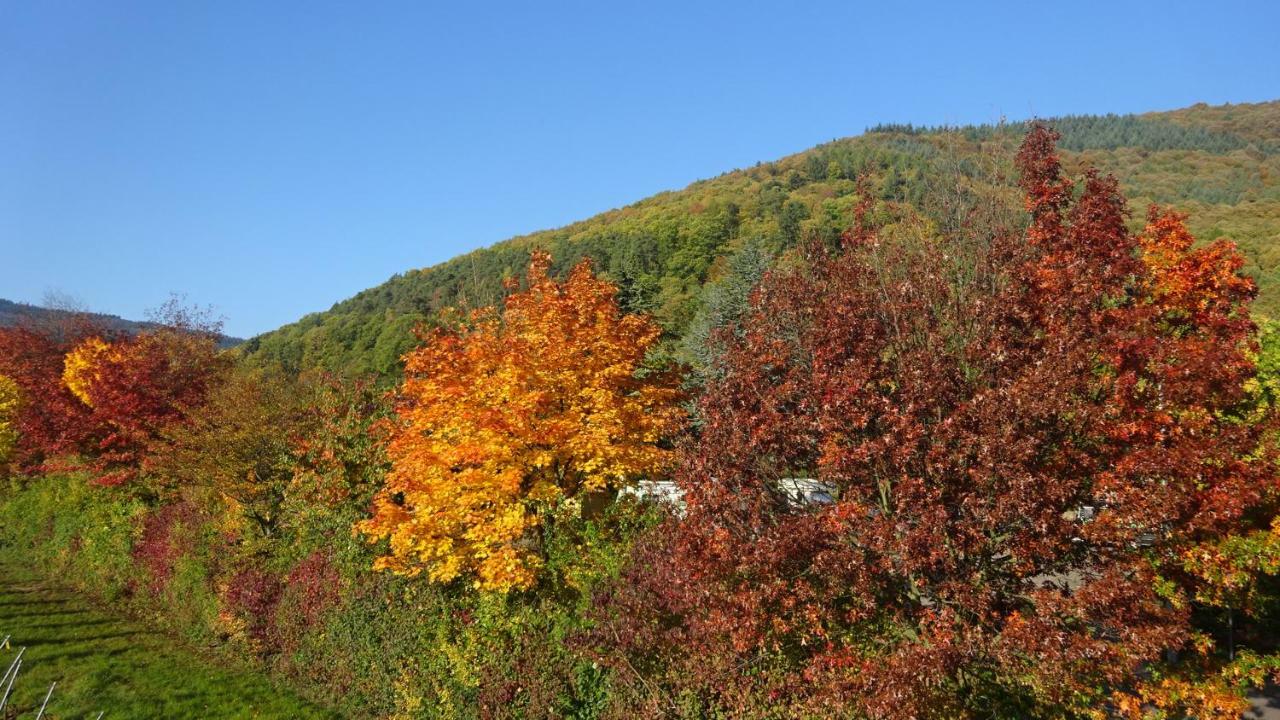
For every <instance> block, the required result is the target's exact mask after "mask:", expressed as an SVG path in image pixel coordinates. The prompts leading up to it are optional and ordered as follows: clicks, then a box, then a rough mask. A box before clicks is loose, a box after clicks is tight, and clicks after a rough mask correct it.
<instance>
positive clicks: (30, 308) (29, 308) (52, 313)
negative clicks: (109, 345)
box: [0, 298, 244, 348]
mask: <svg viewBox="0 0 1280 720" xmlns="http://www.w3.org/2000/svg"><path fill="white" fill-rule="evenodd" d="M72 314H79V313H73V312H72V311H68V310H57V309H53V308H46V307H40V306H38V305H28V304H27V303H20V302H13V301H12V300H5V299H3V298H0V327H13V326H15V325H20V324H22V323H23V322H27V321H33V320H34V321H40V320H47V319H57V318H60V317H65V316H68V315H72ZM84 314H85V315H88V316H89V317H90V318H92V319H93V320H94V321H96V322H99V323H101V324H102V325H103V326H104V327H106V328H107V329H109V330H115V331H117V332H123V333H126V334H129V335H132V334H135V333H138V332H141V331H143V330H148V329H151V328H154V327H156V324H155V323H153V322H147V321H145V320H126V319H124V318H122V317H120V316H119V315H107V314H105V313H95V312H87V313H84ZM219 337H220V340H219V342H218V344H219V345H220V346H221V347H224V348H230V347H235V346H236V345H239V344H241V343H243V342H244V340H243V339H242V338H236V337H231V336H229V335H220V336H219Z"/></svg>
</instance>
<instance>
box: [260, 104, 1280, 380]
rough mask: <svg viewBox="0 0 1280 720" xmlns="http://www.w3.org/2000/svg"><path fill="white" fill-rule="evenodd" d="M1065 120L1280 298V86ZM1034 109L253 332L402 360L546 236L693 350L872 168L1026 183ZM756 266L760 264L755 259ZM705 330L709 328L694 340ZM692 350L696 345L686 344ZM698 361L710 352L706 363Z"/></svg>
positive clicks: (904, 179) (706, 195) (557, 265)
mask: <svg viewBox="0 0 1280 720" xmlns="http://www.w3.org/2000/svg"><path fill="white" fill-rule="evenodd" d="M1052 124H1053V125H1054V126H1055V127H1056V128H1057V129H1058V131H1059V132H1060V133H1061V134H1062V148H1063V150H1064V151H1065V152H1064V164H1065V165H1066V167H1067V168H1068V169H1070V170H1072V171H1074V170H1076V169H1077V168H1080V167H1083V166H1084V165H1086V164H1093V165H1095V166H1097V167H1099V168H1100V169H1101V170H1102V171H1104V172H1109V173H1114V174H1115V175H1116V176H1117V177H1118V178H1119V179H1120V181H1121V184H1122V187H1123V189H1124V190H1125V192H1127V193H1128V194H1129V196H1130V198H1131V199H1132V202H1133V207H1134V208H1138V209H1139V211H1138V212H1136V213H1135V217H1133V218H1131V222H1132V224H1133V225H1134V227H1137V226H1138V225H1139V224H1140V221H1141V220H1142V217H1141V214H1142V213H1141V208H1144V207H1145V206H1146V205H1147V204H1148V203H1151V202H1157V203H1161V204H1169V205H1174V206H1176V207H1177V208H1178V209H1179V210H1181V211H1183V212H1188V213H1189V214H1190V216H1191V220H1190V222H1191V230H1192V231H1193V232H1194V233H1195V235H1196V237H1199V238H1201V239H1204V240H1211V239H1214V238H1217V237H1220V236H1227V237H1230V238H1231V239H1233V240H1235V241H1236V242H1237V243H1238V244H1239V245H1240V247H1241V248H1242V249H1243V250H1244V252H1245V255H1246V258H1247V263H1248V264H1247V267H1246V272H1247V273H1248V274H1249V275H1251V276H1253V277H1254V278H1255V279H1256V280H1257V281H1258V283H1259V285H1260V286H1261V297H1260V298H1259V300H1258V303H1257V305H1256V312H1258V313H1260V314H1262V315H1267V316H1269V315H1274V314H1275V313H1276V312H1277V311H1280V101H1277V102H1269V103H1261V104H1241V105H1225V106H1218V107H1209V106H1205V105H1197V106H1194V107H1191V108H1186V109H1183V110H1176V111H1173V112H1162V113H1148V114H1144V115H1124V116H1115V115H1108V116H1075V117H1065V118H1059V119H1056V120H1053V121H1052ZM1025 131H1026V126H1025V124H1024V123H1009V124H1005V125H1000V126H981V127H968V128H917V127H910V126H881V127H876V128H872V129H870V130H869V131H868V132H866V133H865V134H863V135H861V136H858V137H851V138H846V139H842V140H837V141H834V142H831V143H827V144H824V145H820V146H818V147H815V148H813V149H811V150H808V151H805V152H802V153H799V154H797V155H792V156H790V157H786V158H783V159H781V160H778V161H776V162H770V163H761V164H758V165H756V166H755V167H751V168H747V169H743V170H736V171H734V172H729V173H726V174H724V175H721V176H719V177H717V178H714V179H710V180H703V181H700V182H696V183H694V184H692V185H690V186H689V187H687V188H685V189H684V190H680V191H676V192H667V193H661V194H659V195H655V196H653V197H650V198H647V199H645V200H641V201H640V202H637V203H635V204H633V205H629V206H627V207H624V208H621V209H617V210H611V211H609V212H605V213H602V214H600V215H597V216H595V217H593V218H590V219H587V220H584V221H582V222H578V223H575V224H573V225H569V226H567V227H563V228H559V229H556V230H546V231H542V232H537V233H533V234H530V235H524V236H520V237H515V238H512V239H510V240H507V241H504V242H501V243H498V244H496V245H494V246H492V247H489V248H485V249H481V250H476V251H474V252H471V253H468V254H466V255H462V256H460V257H457V258H454V259H453V260H450V261H448V262H446V263H443V264H440V265H437V266H434V267H430V268H426V269H423V270H411V271H408V272H406V273H404V274H401V275H397V276H395V277H393V278H391V279H390V280H388V281H387V282H386V283H383V284H382V285H380V286H378V287H375V288H371V289H369V290H366V291H364V292H361V293H360V294H358V295H356V296H355V297H353V298H350V299H348V300H345V301H343V302H340V303H338V304H336V305H334V306H333V308H332V309H330V310H329V311H327V312H323V313H316V314H313V315H308V316H307V317H304V318H302V319H301V320H299V321H298V322H296V323H293V324H291V325H286V326H285V327H282V328H280V329H279V330H276V331H274V332H271V333H267V334H265V335H262V336H260V337H257V338H254V339H252V340H250V341H249V342H248V343H247V344H246V346H245V348H246V351H247V352H248V353H249V354H250V355H257V356H260V357H261V358H262V359H267V360H275V361H279V362H281V363H283V364H284V365H286V366H288V367H292V368H295V369H303V368H312V367H320V368H325V369H329V370H336V371H343V372H348V373H368V372H374V373H378V374H396V373H397V372H398V365H399V361H400V357H401V355H402V354H403V353H404V352H405V351H406V350H407V349H408V348H409V347H410V346H411V344H412V328H413V327H414V326H415V325H416V324H417V323H418V322H420V321H421V320H423V319H424V318H430V317H432V316H433V315H434V314H435V313H437V312H438V311H440V310H441V309H443V308H445V307H449V306H464V307H475V306H482V305H487V304H489V303H492V302H493V301H494V300H495V299H496V298H497V297H498V296H499V295H500V294H501V292H502V280H503V278H505V277H509V276H511V275H512V274H514V273H516V272H517V271H518V270H519V269H520V268H522V267H523V266H524V265H525V264H526V263H527V262H528V260H529V253H530V251H531V250H532V249H534V248H544V249H546V250H548V251H550V252H551V255H552V257H553V258H554V265H553V271H554V272H556V273H563V272H565V271H566V270H567V269H568V268H569V267H571V266H572V265H573V264H574V263H576V262H577V261H578V260H579V259H581V258H582V257H583V256H587V257H590V258H591V259H592V260H593V261H594V262H595V265H596V267H597V268H598V269H599V270H600V271H601V273H602V274H603V275H604V276H606V277H607V278H609V279H610V280H612V281H614V282H616V283H617V284H618V285H619V287H620V288H621V293H622V297H623V301H624V303H625V305H626V307H627V308H628V309H631V310H644V311H648V312H651V313H653V315H654V316H655V317H656V318H657V319H658V322H659V323H660V324H661V325H662V327H663V328H664V330H665V331H666V333H667V340H666V347H668V348H670V349H675V350H677V351H679V348H680V344H681V343H680V340H681V338H682V337H683V336H685V335H686V334H687V333H690V332H691V329H692V332H693V333H694V334H696V333H697V332H698V331H699V328H702V327H705V325H706V324H707V323H706V322H704V321H703V320H700V319H699V318H698V315H699V313H700V311H702V309H703V307H704V305H705V303H706V299H707V296H708V295H709V294H711V293H714V292H716V291H715V290H714V289H711V288H707V287H706V286H707V285H708V283H712V284H714V283H716V281H717V280H718V279H720V278H722V277H723V276H724V275H725V274H726V272H727V271H728V270H729V268H731V267H733V266H735V265H736V266H738V267H740V268H742V267H745V268H746V270H745V271H747V272H753V271H755V270H758V266H759V263H758V262H752V261H747V262H739V263H731V262H730V261H729V260H730V258H732V256H734V254H735V253H740V252H741V251H742V250H743V249H744V248H746V247H749V246H750V247H751V252H752V254H753V255H754V256H760V255H762V254H763V255H764V256H765V257H768V256H770V255H773V254H776V252H777V251H779V250H781V249H783V248H786V247H789V246H791V245H794V244H795V243H796V242H797V240H799V239H800V238H802V237H805V236H806V235H809V234H816V235H819V236H821V237H823V238H826V239H834V238H835V237H836V236H837V235H838V234H839V233H840V231H841V230H843V229H844V228H846V227H847V226H848V224H849V219H850V212H851V208H852V204H853V202H854V197H855V189H856V188H857V186H858V184H859V183H867V184H868V186H869V187H870V188H871V190H872V191H873V193H875V194H877V195H878V196H879V197H880V198H882V199H885V200H891V201H898V202H900V203H901V204H902V205H903V206H904V207H903V209H907V208H908V207H909V208H910V209H913V210H915V211H918V212H920V213H923V215H924V216H925V217H927V218H928V219H930V220H931V221H932V222H934V223H936V224H938V225H940V226H942V227H940V229H943V230H945V229H946V226H947V225H949V224H952V223H955V222H960V221H962V218H961V215H962V214H963V213H964V212H965V208H969V207H973V206H974V202H973V200H974V198H975V197H980V196H990V195H1002V196H1005V197H1013V193H1014V190H1013V185H1012V177H1013V173H1012V171H1011V167H1010V165H1009V162H1010V161H1009V158H1010V157H1011V156H1012V152H1013V149H1014V148H1015V147H1016V145H1017V143H1018V142H1019V140H1020V138H1021V137H1022V136H1023V134H1024V133H1025ZM753 268H754V269H755V270H753ZM686 345H696V343H686ZM686 359H688V358H686ZM695 364H696V363H695Z"/></svg>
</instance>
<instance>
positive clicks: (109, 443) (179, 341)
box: [61, 314, 230, 485]
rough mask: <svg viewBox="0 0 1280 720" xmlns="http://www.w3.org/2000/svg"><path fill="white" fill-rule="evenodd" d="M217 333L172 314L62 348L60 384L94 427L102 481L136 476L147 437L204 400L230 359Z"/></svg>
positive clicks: (97, 467) (152, 437)
mask: <svg viewBox="0 0 1280 720" xmlns="http://www.w3.org/2000/svg"><path fill="white" fill-rule="evenodd" d="M216 337H217V336H216V328H211V327H207V326H201V325H192V324H190V323H188V322H187V316H186V315H183V314H177V315H175V316H174V321H173V322H172V323H170V324H168V325H160V326H159V327H157V328H155V329H150V330H147V331H144V332H141V333H138V334H136V335H134V336H132V337H128V338H121V339H118V340H115V341H111V342H108V341H106V340H104V339H102V338H100V337H96V336H93V337H88V338H85V339H84V340H82V341H81V342H80V343H79V344H77V345H76V346H75V347H74V348H72V349H71V350H70V351H69V352H68V353H67V355H66V357H65V359H64V362H63V371H62V377H61V379H62V385H63V386H64V387H65V388H67V389H68V390H69V391H70V392H71V393H72V394H74V396H75V397H76V398H77V399H78V400H79V401H80V402H81V404H82V405H83V406H84V407H86V408H88V409H89V410H90V417H91V419H92V422H93V423H94V424H95V425H96V426H97V427H98V428H100V431H99V437H98V438H97V441H96V444H95V446H94V447H93V448H92V450H93V455H94V467H95V470H96V471H97V472H98V477H99V481H100V482H102V483H103V484H107V485H116V484H120V483H122V482H125V481H128V480H132V479H134V478H136V477H137V476H138V473H139V472H140V471H142V470H144V469H145V468H143V465H144V464H145V460H146V449H147V447H148V445H150V444H151V443H152V442H154V441H155V440H156V439H157V438H158V437H159V436H160V434H161V433H162V431H163V430H164V429H165V428H166V427H168V426H170V425H171V424H173V423H177V422H181V421H183V419H184V418H185V417H186V415H187V414H188V413H189V412H190V411H191V410H192V409H193V408H195V407H197V406H199V405H200V404H201V403H202V402H203V401H204V399H205V397H206V395H207V394H208V392H209V391H210V389H211V388H212V387H213V385H214V384H215V382H216V381H217V379H218V377H219V376H220V375H221V374H222V373H223V372H224V371H225V370H226V368H227V367H228V366H229V363H230V358H229V357H227V356H225V355H223V354H222V353H220V352H219V350H218V347H217V340H216Z"/></svg>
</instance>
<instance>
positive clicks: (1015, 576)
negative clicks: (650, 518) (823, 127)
mask: <svg viewBox="0 0 1280 720" xmlns="http://www.w3.org/2000/svg"><path fill="white" fill-rule="evenodd" d="M1054 141H1055V136H1054V135H1053V133H1052V132H1051V131H1049V130H1047V129H1045V128H1043V127H1039V128H1036V129H1035V130H1033V131H1032V132H1031V133H1030V135H1029V136H1028V138H1027V140H1026V142H1025V143H1024V145H1023V147H1022V150H1021V152H1020V153H1019V156H1018V166H1019V168H1020V170H1021V173H1022V187H1023V190H1024V191H1025V195H1026V199H1027V209H1028V211H1029V212H1030V215H1031V222H1030V226H1029V228H1028V229H1027V230H1026V232H1025V234H1021V235H1019V234H1018V233H1014V232H1010V231H1003V230H1001V229H1000V228H995V229H991V232H990V233H989V234H988V235H987V236H986V237H985V238H983V240H984V241H983V242H981V243H974V242H972V238H966V239H965V240H967V242H957V241H956V239H949V238H944V239H938V238H934V237H928V236H927V235H926V236H924V237H921V238H919V241H918V242H915V243H911V242H906V241H901V240H895V242H893V243H883V244H882V243H881V242H880V241H879V239H878V236H877V233H876V232H875V230H874V229H872V228H869V227H867V226H866V225H865V224H864V223H862V222H861V220H860V221H859V225H858V226H857V227H855V228H854V229H853V230H851V231H850V232H849V233H847V234H846V236H845V242H844V247H843V248H842V249H841V250H840V251H839V252H829V251H827V250H825V249H823V248H820V247H816V246H812V247H809V248H808V249H807V252H806V254H805V256H804V257H803V258H801V259H800V262H797V263H795V264H793V265H784V266H783V267H782V269H779V270H775V271H774V272H773V273H771V274H770V275H769V276H768V277H766V279H765V280H764V281H763V283H762V284H761V286H760V287H759V288H758V289H757V291H756V294H755V296H754V298H753V310H752V312H751V315H750V317H749V318H748V319H747V321H746V322H745V323H744V325H743V326H744V327H745V329H746V331H745V333H743V334H742V335H741V336H740V337H739V336H736V335H731V334H724V335H723V336H721V337H719V338H717V341H718V342H722V343H723V344H724V347H725V348H726V352H725V355H724V358H723V361H722V362H723V371H724V374H723V378H722V379H720V380H717V381H715V382H712V383H711V384H710V385H709V386H708V388H707V393H706V395H705V397H704V398H703V400H702V402H701V408H700V409H701V414H702V416H703V418H704V421H705V424H704V426H703V430H702V433H701V436H700V437H699V438H698V439H697V440H696V441H694V442H691V443H690V444H689V445H688V446H687V447H686V448H685V450H684V453H683V460H682V467H681V470H680V472H679V476H678V480H679V481H680V483H681V484H682V485H683V486H684V488H685V490H686V492H687V496H686V497H687V502H688V508H687V515H686V517H685V519H684V521H683V522H679V521H676V520H675V519H672V520H671V521H670V522H668V523H666V524H665V525H664V526H662V527H660V528H659V529H658V531H657V532H656V533H655V535H654V536H653V537H652V538H650V540H649V541H648V542H646V543H642V544H641V546H640V548H639V549H638V551H637V556H636V557H635V558H634V560H633V563H632V566H631V569H630V570H629V571H628V574H627V576H626V577H625V578H624V581H623V582H622V583H620V584H619V586H618V587H617V588H615V590H614V591H613V592H612V594H611V595H610V596H608V597H606V598H604V600H605V601H606V602H605V606H606V616H607V617H606V620H607V622H606V623H605V624H604V626H603V630H602V631H601V632H602V633H603V636H602V637H604V638H607V639H608V640H609V641H610V642H613V641H620V643H619V646H620V648H621V649H620V651H619V653H618V654H613V655H611V656H610V657H609V658H608V659H609V660H611V661H612V662H613V663H614V664H615V665H616V666H617V667H618V670H619V672H618V675H617V676H618V677H619V678H622V679H624V680H626V679H628V678H631V679H634V680H635V689H636V690H637V692H638V693H639V694H641V695H643V696H645V697H647V698H648V700H647V701H648V702H650V703H653V706H651V707H650V708H649V710H650V711H654V710H657V709H660V708H661V706H663V705H666V704H667V703H670V702H672V700H671V698H674V697H681V698H684V701H688V699H689V698H698V699H699V701H700V702H703V703H705V704H708V705H713V706H721V707H727V708H730V709H733V710H736V711H738V712H745V711H747V709H748V708H752V707H754V708H757V709H758V708H761V707H774V708H777V707H780V706H790V707H792V708H794V709H795V710H796V711H797V712H808V713H814V714H818V715H836V714H848V713H850V712H852V713H853V714H857V715H866V716H868V717H966V716H971V715H973V714H974V713H975V712H976V711H978V710H981V711H982V712H987V713H989V714H993V715H1000V714H1001V711H1005V712H1007V713H1009V714H1012V715H1020V714H1022V713H1024V712H1025V708H1026V707H1030V706H1038V707H1042V708H1043V707H1056V708H1060V709H1064V711H1065V709H1066V708H1076V709H1080V708H1087V707H1090V706H1094V705H1097V704H1100V703H1101V702H1103V699H1104V698H1106V697H1108V696H1109V693H1110V692H1111V691H1113V690H1121V691H1122V690H1124V689H1125V688H1126V687H1128V686H1129V684H1130V683H1131V682H1132V681H1133V680H1134V672H1135V669H1136V668H1138V667H1139V666H1140V664H1141V663H1142V662H1144V661H1148V660H1151V659H1153V658H1156V657H1158V656H1159V654H1160V652H1161V651H1162V650H1163V649H1165V648H1174V647H1178V646H1180V645H1182V644H1183V643H1184V642H1185V639H1186V637H1187V630H1188V618H1187V615H1186V612H1185V611H1184V610H1182V609H1179V608H1180V607H1181V605H1180V604H1179V603H1176V602H1175V603H1170V602H1168V601H1167V599H1166V598H1165V597H1162V596H1161V595H1160V594H1159V593H1158V592H1157V586H1158V585H1159V583H1157V579H1156V576H1155V572H1154V570H1153V566H1156V565H1158V564H1159V563H1160V562H1161V561H1162V560H1166V559H1172V558H1176V557H1177V556H1178V554H1179V553H1180V551H1181V550H1182V549H1184V548H1186V547H1188V546H1189V544H1190V543H1192V542H1194V541H1196V540H1198V539H1202V538H1204V537H1212V536H1214V535H1216V534H1218V533H1222V532H1225V531H1229V530H1232V529H1234V528H1238V527H1239V526H1240V525H1241V524H1242V523H1244V518H1245V516H1246V514H1247V513H1248V511H1249V510H1250V509H1251V508H1254V507H1256V506H1257V504H1258V503H1259V502H1260V501H1261V500H1262V499H1263V498H1264V497H1265V496H1266V495H1267V494H1268V493H1269V492H1271V490H1272V484H1271V483H1272V476H1271V473H1270V471H1269V468H1268V463H1267V462H1266V461H1265V460H1263V459H1260V458H1257V457H1256V456H1254V455H1252V453H1253V452H1254V451H1255V450H1256V449H1257V448H1258V446H1259V440H1260V437H1261V433H1262V432H1264V430H1265V427H1266V424H1265V423H1261V424H1251V423H1240V422H1236V421H1235V420H1234V419H1233V418H1235V417H1239V416H1240V415H1241V414H1242V413H1244V412H1245V410H1246V405H1247V403H1248V398H1247V397H1246V395H1245V392H1244V384H1245V382H1246V380H1248V379H1249V378H1251V377H1252V375H1253V372H1254V367H1253V362H1252V359H1251V353H1252V352H1253V351H1254V350H1255V349H1256V347H1255V340H1254V327H1253V325H1252V323H1251V322H1250V320H1249V318H1248V312H1247V309H1248V303H1249V301H1250V300H1251V298H1252V296H1253V294H1254V289H1253V285H1252V283H1251V282H1250V281H1248V280H1247V279H1244V278H1242V277H1240V276H1239V274H1238V271H1239V268H1240V259H1239V255H1238V254H1237V253H1236V252H1235V251H1234V249H1233V248H1231V247H1230V246H1229V245H1214V246H1210V247H1208V248H1204V249H1201V250H1194V249H1192V248H1191V247H1190V241H1189V238H1190V236H1189V235H1187V234H1186V232H1185V229H1184V228H1182V226H1181V222H1180V219H1179V218H1177V217H1176V216H1173V215H1161V214H1159V213H1158V212H1154V211H1153V214H1152V220H1151V226H1150V227H1149V228H1148V230H1147V232H1146V233H1144V234H1143V235H1142V236H1141V237H1136V236H1134V235H1133V234H1131V233H1129V232H1128V230H1127V229H1126V226H1125V212H1126V210H1125V201H1124V198H1123V197H1122V196H1121V194H1120V193H1119V191H1118V189H1117V186H1116V183H1115V180H1114V179H1112V178H1109V177H1101V176H1099V175H1097V174H1096V173H1094V172H1090V173H1088V174H1087V176H1086V178H1085V181H1084V187H1083V191H1082V192H1081V193H1080V195H1079V197H1078V198H1076V199H1074V200H1073V199H1072V191H1073V184H1072V183H1071V182H1070V181H1069V180H1067V179H1065V178H1063V177H1062V175H1061V172H1060V168H1059V163H1058V159H1057V156H1056V153H1055V150H1054ZM864 215H865V213H860V214H859V218H861V217H863V216H864ZM975 232H976V231H975ZM974 247H979V248H980V249H979V250H978V251H972V252H965V251H963V250H964V249H966V248H968V249H970V250H972V248H974ZM797 476H807V477H814V478H817V479H819V480H821V481H823V482H826V483H829V484H830V485H831V486H833V487H834V488H835V491H834V493H833V494H834V495H835V497H836V501H835V502H833V503H831V504H829V505H825V506H820V507H796V506H795V505H794V504H792V503H789V502H788V501H787V499H786V498H785V497H784V495H783V493H782V492H780V491H779V487H778V481H779V480H780V479H782V478H788V477H797ZM1086 507H1087V508H1092V509H1095V514H1094V516H1093V517H1092V518H1091V519H1090V518H1089V517H1088V516H1089V513H1088V512H1087V511H1086V512H1085V513H1084V514H1082V513H1081V509H1082V508H1086ZM997 698H999V700H997ZM997 702H999V703H1005V704H1007V705H1008V706H1007V707H1003V708H996V707H994V705H993V703H997ZM668 709H669V706H668ZM777 714H783V715H785V714H787V713H786V712H777Z"/></svg>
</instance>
